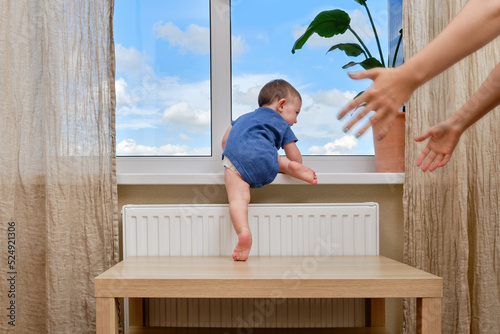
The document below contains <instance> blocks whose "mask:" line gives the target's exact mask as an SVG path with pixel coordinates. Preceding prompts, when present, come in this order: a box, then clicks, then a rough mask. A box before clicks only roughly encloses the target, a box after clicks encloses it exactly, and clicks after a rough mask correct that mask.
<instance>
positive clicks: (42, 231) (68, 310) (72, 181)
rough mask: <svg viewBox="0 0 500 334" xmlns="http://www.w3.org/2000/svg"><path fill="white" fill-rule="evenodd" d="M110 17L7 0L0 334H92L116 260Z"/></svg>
mask: <svg viewBox="0 0 500 334" xmlns="http://www.w3.org/2000/svg"><path fill="white" fill-rule="evenodd" d="M112 14H113V0H37V1H33V0H15V1H14V0H0V113H1V114H0V147H1V151H0V152H1V153H0V154H1V155H0V199H1V209H0V226H1V227H0V245H1V251H0V254H1V255H0V270H1V271H2V275H1V280H0V282H1V283H0V286H1V291H2V293H1V297H0V307H1V309H2V317H1V320H0V332H2V333H10V332H15V333H51V334H53V333H65V334H66V333H93V332H95V306H94V305H95V302H94V277H95V276H97V275H98V274H99V273H101V272H103V271H104V270H105V269H107V268H108V267H110V266H111V265H112V264H114V263H115V261H116V260H117V259H118V239H117V236H118V234H117V218H118V217H117V201H116V180H115V133H114V109H115V103H114V58H113V52H114V51H113V40H112V30H111V28H112ZM6 315H8V316H7V317H6Z"/></svg>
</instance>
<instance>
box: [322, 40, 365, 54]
mask: <svg viewBox="0 0 500 334" xmlns="http://www.w3.org/2000/svg"><path fill="white" fill-rule="evenodd" d="M336 49H339V50H342V51H344V52H345V54H346V55H348V56H349V57H357V56H359V55H360V54H364V55H365V57H366V52H365V50H363V48H362V47H361V46H360V45H359V44H356V43H340V44H335V45H334V46H332V47H331V48H330V49H329V50H328V51H327V52H326V53H328V52H330V51H333V50H336Z"/></svg>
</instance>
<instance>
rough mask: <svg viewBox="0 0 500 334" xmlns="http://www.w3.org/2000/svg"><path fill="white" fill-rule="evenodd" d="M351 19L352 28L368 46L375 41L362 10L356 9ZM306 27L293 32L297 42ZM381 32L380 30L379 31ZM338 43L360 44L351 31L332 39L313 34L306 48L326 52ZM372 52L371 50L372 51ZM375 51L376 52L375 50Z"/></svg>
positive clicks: (351, 14)
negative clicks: (371, 41)
mask: <svg viewBox="0 0 500 334" xmlns="http://www.w3.org/2000/svg"><path fill="white" fill-rule="evenodd" d="M348 14H349V16H350V17H351V23H350V26H351V28H352V29H353V30H354V31H355V32H356V33H357V34H358V35H359V37H360V38H361V39H362V40H363V42H364V43H365V44H366V43H368V42H370V40H374V39H375V36H374V35H373V30H372V28H371V24H370V21H369V20H368V17H367V16H366V15H365V14H363V13H362V12H361V11H360V10H358V9H356V10H354V11H353V12H351V13H348ZM308 26H309V25H306V26H296V27H295V28H294V30H293V37H294V39H295V40H297V38H299V37H300V36H302V35H303V34H304V32H305V31H306V29H307V27H308ZM378 31H379V30H378ZM337 43H358V44H359V42H358V40H357V39H356V37H354V35H353V34H352V33H351V32H350V31H346V32H345V33H344V34H342V35H336V36H333V37H331V38H325V37H321V36H319V35H318V34H313V35H312V36H311V37H309V39H308V40H307V42H306V44H305V46H307V47H309V48H311V49H325V52H326V51H327V50H328V49H329V48H330V47H331V46H332V45H334V44H337ZM370 51H371V50H370ZM374 51H375V50H374Z"/></svg>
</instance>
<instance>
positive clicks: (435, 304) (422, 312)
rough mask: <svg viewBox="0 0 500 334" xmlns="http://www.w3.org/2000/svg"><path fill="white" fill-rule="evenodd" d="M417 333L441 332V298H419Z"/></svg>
mask: <svg viewBox="0 0 500 334" xmlns="http://www.w3.org/2000/svg"><path fill="white" fill-rule="evenodd" d="M417 334H441V298H417Z"/></svg>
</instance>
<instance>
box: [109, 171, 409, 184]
mask: <svg viewBox="0 0 500 334" xmlns="http://www.w3.org/2000/svg"><path fill="white" fill-rule="evenodd" d="M317 175H318V184H403V181H404V176H405V174H404V173H317ZM117 181H118V184H119V185H167V184H185V185H196V184H224V174H222V173H213V174H210V173H204V174H201V173H190V174H182V173H178V174H171V173H169V174H150V173H148V174H146V173H144V174H141V173H118V174H117ZM275 184H279V185H282V184H307V183H306V182H303V181H300V180H297V179H295V178H293V177H291V176H289V175H284V174H278V176H277V177H276V179H275V180H274V182H273V183H272V184H271V185H275Z"/></svg>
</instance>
